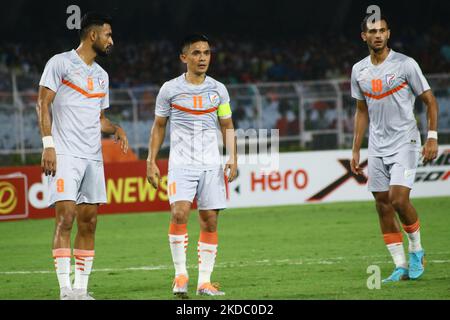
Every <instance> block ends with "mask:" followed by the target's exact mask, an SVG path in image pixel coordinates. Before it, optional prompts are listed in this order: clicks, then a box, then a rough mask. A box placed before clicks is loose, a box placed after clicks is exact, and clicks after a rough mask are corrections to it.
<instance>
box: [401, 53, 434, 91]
mask: <svg viewBox="0 0 450 320" xmlns="http://www.w3.org/2000/svg"><path fill="white" fill-rule="evenodd" d="M404 69H405V70H404V71H405V75H406V80H407V81H408V85H409V86H410V88H411V89H412V91H413V92H414V94H415V95H416V96H420V95H421V94H422V93H424V92H425V91H428V90H430V85H429V84H428V81H427V79H425V76H424V75H423V73H422V70H421V69H420V67H419V65H418V64H417V62H416V61H415V60H414V59H412V58H409V59H408V60H406V62H405V64H404Z"/></svg>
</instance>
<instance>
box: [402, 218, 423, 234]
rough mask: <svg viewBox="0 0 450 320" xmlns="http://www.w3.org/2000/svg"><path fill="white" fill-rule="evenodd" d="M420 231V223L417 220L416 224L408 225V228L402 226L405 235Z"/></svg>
mask: <svg viewBox="0 0 450 320" xmlns="http://www.w3.org/2000/svg"><path fill="white" fill-rule="evenodd" d="M419 229H420V222H419V220H417V221H416V223H414V224H412V225H410V226H405V225H403V230H405V232H406V233H414V232H416V231H417V230H419Z"/></svg>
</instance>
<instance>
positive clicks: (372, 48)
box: [369, 41, 387, 53]
mask: <svg viewBox="0 0 450 320" xmlns="http://www.w3.org/2000/svg"><path fill="white" fill-rule="evenodd" d="M369 47H370V49H371V50H372V51H373V52H375V53H378V52H381V51H383V50H384V49H386V47H387V41H385V42H384V43H383V45H382V46H381V47H376V46H375V43H374V44H373V45H372V46H369Z"/></svg>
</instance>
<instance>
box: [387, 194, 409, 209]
mask: <svg viewBox="0 0 450 320" xmlns="http://www.w3.org/2000/svg"><path fill="white" fill-rule="evenodd" d="M391 204H392V206H393V207H394V209H395V210H396V211H403V209H405V208H406V207H407V206H408V200H407V199H405V198H403V197H398V196H397V197H396V196H394V197H391Z"/></svg>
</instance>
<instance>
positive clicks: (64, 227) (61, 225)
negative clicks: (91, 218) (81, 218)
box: [56, 214, 74, 233]
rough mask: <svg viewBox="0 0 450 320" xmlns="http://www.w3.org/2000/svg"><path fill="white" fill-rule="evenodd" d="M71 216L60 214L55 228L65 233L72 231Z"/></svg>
mask: <svg viewBox="0 0 450 320" xmlns="http://www.w3.org/2000/svg"><path fill="white" fill-rule="evenodd" d="M73 220H74V218H73V216H72V215H70V214H66V215H62V216H60V217H59V219H58V222H57V224H56V228H57V229H58V231H59V232H60V233H67V232H70V231H72V226H73Z"/></svg>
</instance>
